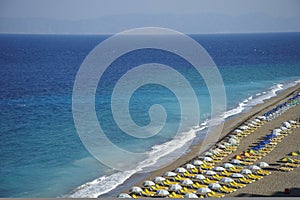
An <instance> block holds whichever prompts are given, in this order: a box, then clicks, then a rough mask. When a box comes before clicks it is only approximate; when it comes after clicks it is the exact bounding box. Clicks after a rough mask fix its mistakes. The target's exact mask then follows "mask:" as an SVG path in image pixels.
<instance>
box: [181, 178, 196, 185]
mask: <svg viewBox="0 0 300 200" xmlns="http://www.w3.org/2000/svg"><path fill="white" fill-rule="evenodd" d="M180 184H181V185H183V186H190V185H193V184H194V182H193V181H192V180H190V179H184V180H182V181H181V182H180Z"/></svg>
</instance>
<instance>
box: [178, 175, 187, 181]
mask: <svg viewBox="0 0 300 200" xmlns="http://www.w3.org/2000/svg"><path fill="white" fill-rule="evenodd" d="M186 179H189V178H187V177H182V176H180V175H177V176H176V177H175V180H176V181H182V180H186Z"/></svg>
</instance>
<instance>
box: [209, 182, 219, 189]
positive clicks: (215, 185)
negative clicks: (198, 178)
mask: <svg viewBox="0 0 300 200" xmlns="http://www.w3.org/2000/svg"><path fill="white" fill-rule="evenodd" d="M208 187H209V188H210V189H212V190H217V189H220V188H221V187H222V186H221V185H220V184H219V183H212V184H209V185H208Z"/></svg>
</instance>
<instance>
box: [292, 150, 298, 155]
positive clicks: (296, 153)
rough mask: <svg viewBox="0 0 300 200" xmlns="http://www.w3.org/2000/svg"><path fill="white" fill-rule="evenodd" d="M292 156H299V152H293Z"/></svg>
mask: <svg viewBox="0 0 300 200" xmlns="http://www.w3.org/2000/svg"><path fill="white" fill-rule="evenodd" d="M291 156H299V152H297V151H293V152H291Z"/></svg>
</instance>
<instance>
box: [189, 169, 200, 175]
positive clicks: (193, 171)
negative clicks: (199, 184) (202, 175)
mask: <svg viewBox="0 0 300 200" xmlns="http://www.w3.org/2000/svg"><path fill="white" fill-rule="evenodd" d="M191 171H192V173H195V174H197V173H198V172H199V170H198V169H197V168H193V169H192V170H191Z"/></svg>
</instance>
